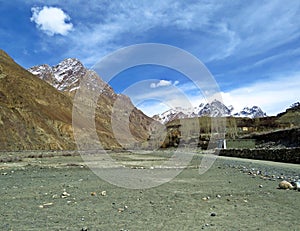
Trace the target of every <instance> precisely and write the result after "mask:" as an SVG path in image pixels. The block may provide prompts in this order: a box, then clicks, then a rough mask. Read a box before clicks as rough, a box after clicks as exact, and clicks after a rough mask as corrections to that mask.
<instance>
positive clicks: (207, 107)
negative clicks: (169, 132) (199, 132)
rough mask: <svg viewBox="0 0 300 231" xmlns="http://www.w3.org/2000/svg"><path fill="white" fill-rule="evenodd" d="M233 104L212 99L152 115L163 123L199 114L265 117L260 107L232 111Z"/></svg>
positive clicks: (198, 115) (199, 115)
mask: <svg viewBox="0 0 300 231" xmlns="http://www.w3.org/2000/svg"><path fill="white" fill-rule="evenodd" d="M233 110H234V108H233V106H231V105H230V106H226V105H225V104H223V103H222V102H220V101H218V100H214V101H212V102H211V103H207V104H203V103H201V104H200V105H199V106H198V107H194V108H187V109H184V108H181V107H176V108H174V109H169V110H167V111H165V112H163V113H161V114H158V115H154V116H153V119H155V120H157V121H159V122H161V123H163V124H165V123H167V122H169V121H172V120H174V119H184V118H194V117H201V116H211V117H226V116H235V117H249V118H257V117H265V116H266V113H264V112H263V111H262V110H261V108H260V107H258V106H253V107H252V108H249V107H245V108H244V109H243V110H242V111H240V112H237V113H233Z"/></svg>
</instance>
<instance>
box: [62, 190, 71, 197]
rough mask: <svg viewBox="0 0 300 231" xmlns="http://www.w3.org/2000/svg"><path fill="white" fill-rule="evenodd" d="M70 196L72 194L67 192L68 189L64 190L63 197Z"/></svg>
mask: <svg viewBox="0 0 300 231" xmlns="http://www.w3.org/2000/svg"><path fill="white" fill-rule="evenodd" d="M69 196H70V194H69V193H67V192H66V191H64V192H63V193H62V194H61V196H60V197H61V198H66V197H69Z"/></svg>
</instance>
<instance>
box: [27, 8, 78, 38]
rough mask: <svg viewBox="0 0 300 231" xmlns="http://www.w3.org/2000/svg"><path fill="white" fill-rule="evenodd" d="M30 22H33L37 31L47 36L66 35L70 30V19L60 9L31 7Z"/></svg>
mask: <svg viewBox="0 0 300 231" xmlns="http://www.w3.org/2000/svg"><path fill="white" fill-rule="evenodd" d="M31 12H32V17H31V18H30V21H31V22H34V23H35V24H36V26H37V28H38V29H40V30H42V31H43V32H44V33H46V34H47V35H49V36H53V35H55V34H60V35H67V34H68V33H69V32H70V31H71V30H72V29H73V24H72V23H71V22H70V20H71V18H70V16H69V15H68V14H66V13H65V12H64V11H63V10H62V9H60V8H57V7H47V6H44V7H43V8H40V7H32V8H31Z"/></svg>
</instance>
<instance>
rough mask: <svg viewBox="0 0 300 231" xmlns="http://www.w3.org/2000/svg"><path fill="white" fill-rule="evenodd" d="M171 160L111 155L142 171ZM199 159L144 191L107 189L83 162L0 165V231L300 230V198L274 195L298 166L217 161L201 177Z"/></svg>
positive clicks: (52, 159)
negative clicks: (167, 180)
mask: <svg viewBox="0 0 300 231" xmlns="http://www.w3.org/2000/svg"><path fill="white" fill-rule="evenodd" d="M168 155H169V154H168V153H166V152H161V153H156V154H155V155H153V156H149V155H147V156H146V155H143V157H144V158H142V157H139V158H138V155H133V154H128V153H127V154H126V153H119V154H118V153H115V154H114V153H112V156H113V158H115V159H118V160H119V161H121V162H122V163H124V164H126V163H128V164H129V165H130V164H131V166H137V165H143V164H144V165H146V167H149V165H148V164H149V163H150V162H149V161H151V164H153V165H155V164H158V163H159V162H160V161H161V160H163V159H165V157H166V156H168ZM201 158H202V155H201V154H198V155H196V156H194V159H193V161H192V162H191V164H190V166H189V167H188V168H186V169H185V170H184V171H183V172H182V173H180V174H179V175H178V176H177V177H176V178H174V179H173V180H172V181H170V182H169V183H166V184H163V185H161V186H158V187H155V188H150V189H142V190H135V189H124V188H120V187H117V186H114V185H111V184H109V183H107V182H105V181H104V180H102V179H100V178H99V177H98V176H97V175H95V174H94V173H93V172H92V171H91V170H90V169H89V168H87V167H86V166H85V164H84V162H83V161H82V159H81V157H80V156H56V157H44V158H33V157H32V158H23V159H22V161H20V162H11V163H0V183H1V185H0V195H1V200H0V230H72V231H73V230H78V231H80V230H89V231H93V230H202V229H203V230H300V223H299V216H300V192H298V191H296V190H279V189H277V186H278V183H279V181H280V180H281V178H286V179H298V178H299V175H300V166H299V165H294V164H284V163H273V162H267V161H255V160H245V159H237V158H229V157H219V158H218V159H217V161H216V162H215V163H214V165H213V166H212V168H210V169H209V170H208V171H207V172H206V173H204V174H202V175H199V172H198V168H197V166H198V165H199V163H200V160H201ZM133 161H134V163H131V162H133ZM104 191H105V192H104Z"/></svg>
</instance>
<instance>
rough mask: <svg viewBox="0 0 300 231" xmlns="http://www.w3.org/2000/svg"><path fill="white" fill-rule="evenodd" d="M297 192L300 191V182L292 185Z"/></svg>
mask: <svg viewBox="0 0 300 231" xmlns="http://www.w3.org/2000/svg"><path fill="white" fill-rule="evenodd" d="M291 184H292V186H293V187H294V189H295V190H298V191H300V181H294V182H292V183H291Z"/></svg>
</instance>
